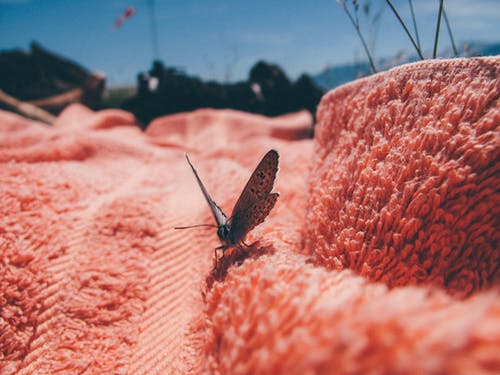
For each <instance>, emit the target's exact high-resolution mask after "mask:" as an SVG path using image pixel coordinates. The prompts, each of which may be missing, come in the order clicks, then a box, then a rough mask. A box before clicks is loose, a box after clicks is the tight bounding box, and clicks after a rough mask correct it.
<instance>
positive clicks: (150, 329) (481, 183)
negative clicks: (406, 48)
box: [0, 58, 500, 374]
mask: <svg viewBox="0 0 500 375" xmlns="http://www.w3.org/2000/svg"><path fill="white" fill-rule="evenodd" d="M499 62H500V58H478V59H467V60H460V59H458V60H446V61H428V62H422V63H417V64H412V65H407V66H404V67H400V68H396V69H393V70H391V71H389V72H385V73H381V74H378V75H375V76H372V77H369V78H366V79H363V80H359V81H356V82H353V83H351V84H348V85H345V86H343V87H341V88H338V89H336V90H334V91H333V92H330V93H329V94H327V95H326V96H325V97H324V98H323V101H322V103H321V105H320V108H319V110H318V119H319V123H318V125H317V127H316V134H315V138H314V140H312V139H309V138H308V133H309V129H310V125H311V122H312V119H311V117H310V115H309V114H308V113H306V112H300V113H296V114H291V115H287V116H282V117H278V118H266V117H263V116H258V115H251V114H246V113H241V112H236V111H229V110H222V111H221V110H208V109H207V110H199V111H195V112H192V113H184V114H177V115H172V116H167V117H163V118H159V119H157V120H155V121H154V122H153V123H152V124H151V125H150V127H149V128H148V130H147V131H146V132H145V133H143V132H141V131H140V130H139V129H138V128H137V127H135V126H134V118H133V117H132V116H131V115H130V114H129V113H126V112H123V111H118V110H107V111H100V112H92V111H89V110H88V109H86V108H85V107H82V106H79V105H73V106H71V107H69V108H68V109H66V110H65V111H64V112H63V113H62V114H61V115H60V116H59V118H58V120H57V122H56V124H55V125H54V126H53V127H47V126H45V125H43V124H41V123H37V122H33V121H29V120H25V119H22V118H21V117H18V116H16V115H13V114H10V113H7V112H0V162H1V164H0V180H1V181H2V183H1V185H0V210H1V214H0V271H1V272H0V349H1V351H0V353H1V357H0V361H1V362H0V373H2V374H3V373H5V374H13V373H19V374H47V373H68V374H70V373H88V374H94V373H95V374H103V373H109V374H116V373H129V374H165V373H193V374H198V373H221V374H226V373H230V374H244V373H270V374H271V373H272V374H276V373H286V374H294V373H296V374H304V373H336V374H347V373H436V374H437V373H439V374H441V373H454V374H455V373H464V374H470V373H492V374H493V373H498V372H499V371H500V359H499V357H498V352H499V351H500V302H499V301H500V299H499V298H498V297H499V288H498V284H499V282H498V281H499V276H498V269H499V251H498V245H497V244H498V233H499V231H498V228H499V225H498V224H499V217H500V212H499V211H500V209H499V204H498V202H499V195H500V192H499V189H498V186H500V184H499V183H500V174H499V173H498V165H499V163H498V161H499V143H500V132H499V123H500V121H499V119H500V106H499V84H498V76H499V70H500V65H499ZM271 148H274V149H276V150H278V152H279V153H280V171H279V174H278V177H277V180H276V184H275V189H274V190H275V191H278V192H280V197H279V199H278V202H277V204H276V206H275V208H274V209H273V210H272V211H271V213H270V215H269V217H268V218H267V219H266V221H265V222H264V223H263V224H261V225H259V226H258V227H256V228H255V229H254V230H253V231H251V232H250V233H249V234H248V239H247V242H255V244H254V245H253V247H252V248H251V251H250V252H249V253H248V254H245V256H244V257H241V258H239V259H236V258H234V259H230V258H229V255H227V258H226V259H229V260H230V262H226V263H227V266H228V269H227V274H225V275H224V277H222V278H220V280H214V279H213V278H212V279H210V276H213V275H214V270H213V267H214V261H213V256H214V255H213V249H214V248H215V247H216V246H218V241H217V236H216V233H215V229H214V228H198V229H189V230H188V229H186V230H182V231H181V230H178V231H176V230H174V229H173V227H175V226H185V225H191V224H201V223H213V219H212V217H211V214H210V212H209V209H208V207H207V205H206V202H205V201H204V198H203V196H202V194H201V192H200V191H199V188H198V186H197V184H196V181H195V179H194V176H193V175H192V172H191V170H190V168H189V166H188V165H187V163H186V161H185V159H184V153H185V152H188V153H189V155H190V158H191V160H192V162H193V163H194V165H195V166H196V168H197V170H198V173H199V175H200V177H201V178H202V180H203V182H204V184H205V185H206V187H207V189H208V190H209V192H210V194H211V196H212V198H214V200H215V201H216V202H217V203H218V204H219V205H220V206H221V208H222V209H223V210H224V212H226V214H230V212H231V210H232V207H233V205H234V203H235V202H236V200H237V198H238V196H239V194H240V193H241V190H242V188H243V186H244V184H245V183H246V181H247V179H248V178H249V176H250V174H251V172H252V171H253V169H254V168H255V166H256V165H257V163H258V162H259V160H260V159H261V157H262V156H263V155H264V154H265V153H266V152H267V151H268V150H269V149H271ZM228 254H229V253H228ZM233 260H234V261H233ZM236 260H238V261H236ZM207 281H209V282H207Z"/></svg>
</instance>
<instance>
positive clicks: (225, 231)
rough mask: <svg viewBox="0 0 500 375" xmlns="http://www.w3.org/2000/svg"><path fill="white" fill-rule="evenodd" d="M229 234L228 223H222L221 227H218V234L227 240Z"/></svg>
mask: <svg viewBox="0 0 500 375" xmlns="http://www.w3.org/2000/svg"><path fill="white" fill-rule="evenodd" d="M228 234H229V228H228V226H227V225H221V226H220V227H219V229H217V236H219V238H220V240H221V241H226V239H227V236H228Z"/></svg>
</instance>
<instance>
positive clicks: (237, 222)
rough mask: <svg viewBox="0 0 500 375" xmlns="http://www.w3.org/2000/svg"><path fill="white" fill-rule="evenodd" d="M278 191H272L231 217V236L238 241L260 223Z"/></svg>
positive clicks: (235, 241)
mask: <svg viewBox="0 0 500 375" xmlns="http://www.w3.org/2000/svg"><path fill="white" fill-rule="evenodd" d="M278 197H279V194H278V193H272V194H269V195H267V196H266V197H264V198H262V199H260V200H258V201H257V202H255V203H254V204H253V205H252V206H250V207H249V208H248V209H246V210H245V211H243V212H241V213H239V214H238V215H236V216H233V217H232V219H231V237H232V239H233V241H234V243H238V242H240V241H241V240H243V238H244V237H245V235H246V234H247V233H248V232H250V231H251V230H252V229H253V228H255V227H256V226H257V225H259V224H260V223H262V222H263V221H264V220H265V219H266V217H267V215H269V212H271V210H272V209H273V207H274V205H275V204H276V200H277V199H278Z"/></svg>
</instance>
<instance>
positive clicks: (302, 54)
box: [0, 0, 500, 127]
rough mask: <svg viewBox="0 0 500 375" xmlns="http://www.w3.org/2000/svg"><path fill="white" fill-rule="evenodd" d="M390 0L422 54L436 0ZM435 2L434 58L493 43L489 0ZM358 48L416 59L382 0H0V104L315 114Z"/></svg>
mask: <svg viewBox="0 0 500 375" xmlns="http://www.w3.org/2000/svg"><path fill="white" fill-rule="evenodd" d="M391 3H392V5H393V6H394V8H395V9H396V11H397V13H398V14H399V15H400V17H401V18H402V20H403V21H404V22H405V24H406V25H407V26H408V28H409V29H410V32H411V33H412V34H413V37H414V39H415V41H416V42H418V45H419V46H420V50H421V52H422V54H423V57H425V58H432V56H433V48H434V43H435V32H436V26H437V20H438V14H439V7H440V1H439V0H418V1H413V2H412V1H408V0H393V1H392V2H391ZM444 10H445V13H444V18H441V25H440V34H439V44H438V49H437V56H438V57H455V56H484V55H497V54H499V51H500V7H499V3H498V0H476V1H470V0H448V1H446V2H444ZM412 14H413V16H414V18H412ZM445 21H446V22H445ZM356 25H358V26H359V32H360V34H361V35H362V37H363V38H364V39H363V42H362V41H361V39H360V36H359V35H358V33H357V31H356V28H355V26H356ZM363 43H364V44H365V46H366V49H365V47H364V46H363ZM366 50H368V51H369V55H370V57H371V59H372V61H373V66H374V67H375V70H376V71H383V70H386V69H388V68H390V67H393V66H396V65H400V64H403V63H407V62H411V61H416V60H419V59H420V57H419V54H418V53H417V51H416V49H415V48H414V46H413V45H412V43H411V42H410V39H409V37H408V35H407V34H406V33H405V31H404V29H403V27H402V26H401V23H400V22H399V21H398V19H397V17H396V16H395V13H394V11H393V10H391V8H390V7H389V5H388V2H387V1H384V0H374V1H335V0H316V1H314V2H307V1H302V0H301V1H299V0H287V1H273V0H266V1H264V0H253V1H241V0H233V1H222V0H205V1H201V0H198V1H195V0H135V1H134V0H130V1H127V0H108V1H97V0H87V1H65V0H0V89H1V90H2V95H3V96H2V98H3V107H6V106H7V107H9V108H12V107H13V106H14V107H15V104H16V103H18V102H19V101H21V102H28V103H31V104H33V105H34V106H36V107H37V108H41V109H44V110H47V111H48V112H50V113H52V114H57V113H58V112H59V111H60V110H61V109H62V108H64V106H65V105H67V104H68V103H70V102H75V101H80V102H83V103H84V104H86V105H88V106H89V107H91V108H93V109H99V108H109V107H121V108H124V109H127V110H129V111H132V112H133V113H134V114H136V116H137V117H138V119H139V121H140V123H141V125H142V126H143V127H145V126H147V124H148V123H149V122H150V121H151V120H152V119H153V118H155V117H157V116H161V115H164V114H167V113H174V112H179V111H187V110H193V109H195V108H199V107H214V108H236V109H240V110H245V111H250V112H256V113H263V114H266V115H270V116H274V115H279V114H282V113H286V112H291V111H295V110H299V109H307V110H309V111H311V112H312V113H314V111H315V108H316V105H317V103H318V101H319V99H320V98H321V96H322V95H323V93H324V92H325V91H327V90H330V89H332V88H334V87H336V86H338V85H340V84H343V83H346V82H348V81H350V80H353V79H356V78H358V77H362V76H366V75H369V74H372V73H373V70H374V69H373V67H372V66H371V65H370V63H369V59H368V55H367V52H366ZM5 97H7V99H5ZM8 100H14V102H12V101H11V102H10V103H7V104H6V101H8ZM16 101H17V102H16Z"/></svg>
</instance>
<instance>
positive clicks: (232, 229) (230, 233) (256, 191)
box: [175, 150, 279, 252]
mask: <svg viewBox="0 0 500 375" xmlns="http://www.w3.org/2000/svg"><path fill="white" fill-rule="evenodd" d="M186 159H187V162H188V163H189V166H190V167H191V169H192V170H193V173H194V175H195V177H196V181H197V182H198V185H199V186H200V189H201V191H202V193H203V196H204V197H205V199H206V201H207V203H208V205H209V207H210V210H211V211H212V214H213V216H214V218H215V221H216V223H217V225H216V226H217V236H218V237H219V240H220V241H221V243H222V245H221V246H219V247H218V248H216V249H215V250H216V251H217V250H218V249H222V251H223V252H224V251H225V250H226V249H227V248H229V247H232V246H235V245H240V244H244V245H246V244H245V243H244V239H245V237H246V235H247V233H248V232H250V231H251V230H252V229H253V228H255V227H256V226H257V225H259V224H260V223H262V222H263V221H264V220H265V218H266V217H267V216H268V215H269V212H271V210H272V209H273V207H274V205H275V204H276V200H277V199H278V196H279V194H278V193H271V190H272V189H273V185H274V180H275V179H276V173H277V172H278V159H279V154H278V152H277V151H275V150H270V151H268V152H267V154H266V155H264V157H263V158H262V160H261V161H260V163H259V165H257V167H256V168H255V170H254V171H253V173H252V175H251V176H250V179H249V180H248V182H247V184H246V185H245V187H244V188H243V191H242V192H241V195H240V197H239V198H238V201H237V202H236V204H235V206H234V208H233V212H232V213H231V216H230V217H229V218H227V216H226V214H224V212H223V211H222V209H221V208H220V207H219V206H218V205H217V204H216V203H215V202H214V200H213V199H212V198H211V197H210V194H209V193H208V191H207V189H206V188H205V186H204V185H203V182H201V179H200V177H199V176H198V172H196V169H195V168H194V166H193V164H192V163H191V160H189V157H188V155H187V154H186ZM197 226H213V225H210V224H201V225H194V226H189V227H176V228H175V229H185V228H193V227H197ZM246 246H248V245H246Z"/></svg>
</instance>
